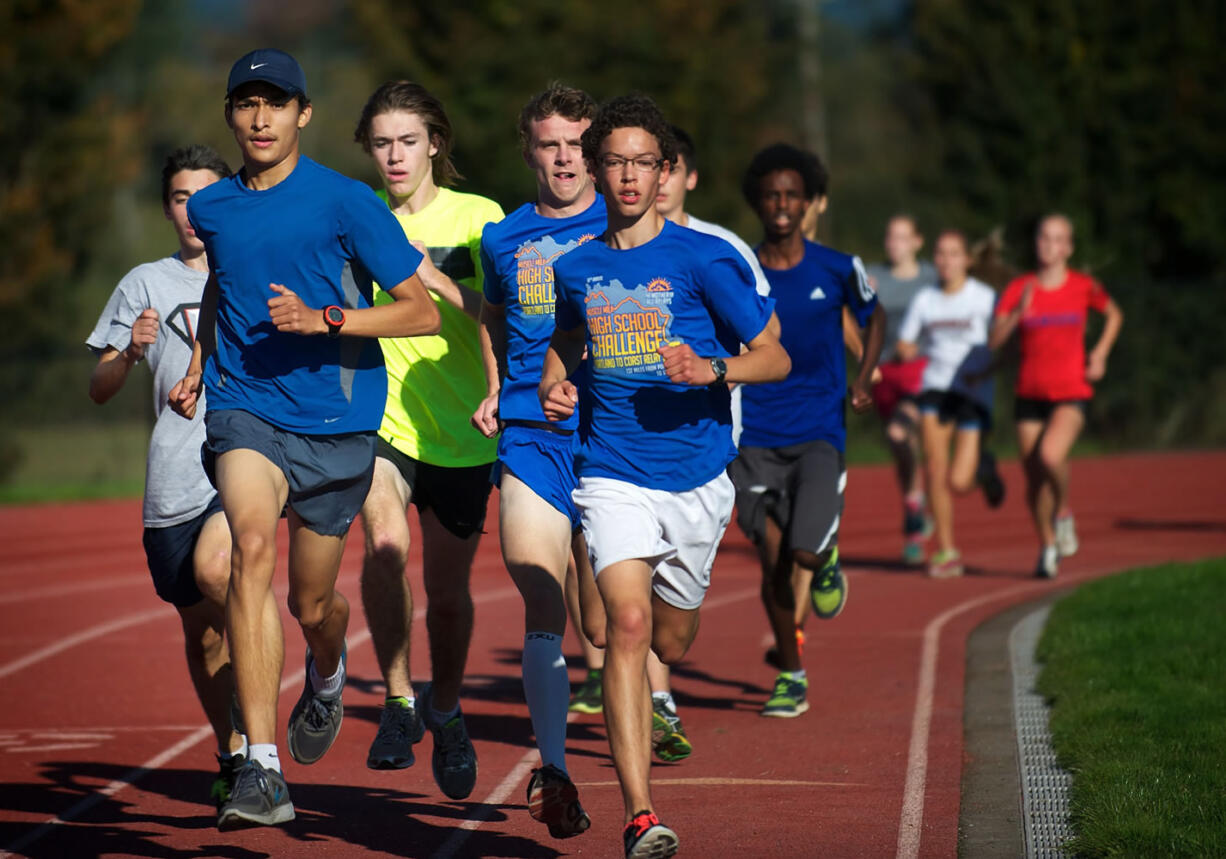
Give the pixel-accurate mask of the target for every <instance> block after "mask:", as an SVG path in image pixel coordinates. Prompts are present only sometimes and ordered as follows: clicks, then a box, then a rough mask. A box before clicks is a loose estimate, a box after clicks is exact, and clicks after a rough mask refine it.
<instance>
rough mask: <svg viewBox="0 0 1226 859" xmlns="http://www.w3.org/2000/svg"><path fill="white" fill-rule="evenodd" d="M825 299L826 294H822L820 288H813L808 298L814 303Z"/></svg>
mask: <svg viewBox="0 0 1226 859" xmlns="http://www.w3.org/2000/svg"><path fill="white" fill-rule="evenodd" d="M825 297H826V293H824V292H822V288H821V287H820V286H815V287H813V291H812V292H810V293H809V298H811V299H813V300H814V301H817V300H818V299H819V298H825Z"/></svg>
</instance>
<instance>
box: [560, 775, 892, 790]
mask: <svg viewBox="0 0 1226 859" xmlns="http://www.w3.org/2000/svg"><path fill="white" fill-rule="evenodd" d="M576 785H577V786H580V785H581V786H583V787H621V782H619V781H616V780H614V781H584V782H576ZM651 786H652V787H653V788H656V787H661V786H672V787H678V786H680V787H691V786H697V787H733V786H736V787H868V786H869V784H868V782H859V781H796V780H794V779H783V778H715V777H713V776H703V777H700V778H653V779H652V780H651Z"/></svg>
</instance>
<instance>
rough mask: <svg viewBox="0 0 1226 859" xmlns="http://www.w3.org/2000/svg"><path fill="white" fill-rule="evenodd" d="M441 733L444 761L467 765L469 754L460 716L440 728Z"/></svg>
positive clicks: (453, 764)
mask: <svg viewBox="0 0 1226 859" xmlns="http://www.w3.org/2000/svg"><path fill="white" fill-rule="evenodd" d="M439 734H440V735H441V738H442V743H441V744H440V745H441V746H442V747H443V761H444V763H445V765H446V766H448V767H452V766H465V765H467V758H468V755H467V754H466V753H465V746H466V745H467V743H465V742H464V725H463V723H462V722H461V721H460V717H459V716H456V717H455V718H454V719H452V720H451V721H450V722H448V723H447V724H445V725H443V727H441V728H439Z"/></svg>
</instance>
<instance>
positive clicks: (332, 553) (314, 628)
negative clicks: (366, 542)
mask: <svg viewBox="0 0 1226 859" xmlns="http://www.w3.org/2000/svg"><path fill="white" fill-rule="evenodd" d="M346 536H347V534H342V535H339V536H333V535H326V534H317V533H315V532H314V531H312V530H311V529H310V528H308V527H306V525H304V524H303V522H302V520H301V519H299V518H298V515H297V514H296V513H294V511H293V510H290V512H289V609H290V614H292V615H293V616H294V617H295V618H296V619H297V621H298V625H299V626H300V627H301V628H302V637H303V638H305V639H306V643H307V646H308V647H310V648H311V655H312V657H313V658H314V660H315V670H316V672H317V673H318V674H319V676H320V677H331V676H332V675H333V674H335V673H336V670H337V669H338V668H339V667H340V664H341V653H342V651H343V650H344V648H345V630H346V629H348V627H349V601H348V600H347V599H345V596H344V595H343V594H342V593H340V592H339V591H338V590H336V575H337V573H338V572H340V567H341V555H342V554H343V553H344V551H345V538H346Z"/></svg>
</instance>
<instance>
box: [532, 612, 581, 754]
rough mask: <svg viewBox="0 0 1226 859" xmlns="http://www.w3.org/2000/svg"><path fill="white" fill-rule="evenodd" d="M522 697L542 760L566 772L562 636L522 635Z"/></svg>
mask: <svg viewBox="0 0 1226 859" xmlns="http://www.w3.org/2000/svg"><path fill="white" fill-rule="evenodd" d="M523 670H524V698H525V699H526V700H527V702H528V713H529V715H531V716H532V731H533V733H535V734H536V746H537V748H538V749H540V751H541V763H542V764H544V765H545V766H549V765H550V764H552V765H554V766H555V767H557V768H558V769H560V770H561V771H562V772H566V709H567V707H568V706H569V705H570V680H569V678H568V677H567V675H566V659H565V658H564V657H563V656H562V636H560V635H554V634H553V633H551V632H529V633H528V634H526V635H525V636H524V661H523Z"/></svg>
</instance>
